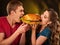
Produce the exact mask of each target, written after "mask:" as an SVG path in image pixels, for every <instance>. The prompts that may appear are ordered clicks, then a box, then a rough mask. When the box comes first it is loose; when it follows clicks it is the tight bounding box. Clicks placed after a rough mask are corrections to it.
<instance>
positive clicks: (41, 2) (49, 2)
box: [0, 0, 60, 17]
mask: <svg viewBox="0 0 60 45" xmlns="http://www.w3.org/2000/svg"><path fill="white" fill-rule="evenodd" d="M9 1H10V0H0V16H6V15H7V12H6V5H7V3H8V2H9ZM20 1H21V2H22V3H23V4H24V8H25V14H26V13H36V12H39V14H41V13H42V12H43V10H44V9H46V8H53V9H54V10H55V11H57V13H58V14H59V12H60V1H59V0H20ZM31 3H32V4H31ZM30 4H31V5H33V4H37V5H38V7H39V8H38V9H39V10H40V11H37V10H35V9H34V6H35V5H33V7H32V6H29V5H30ZM36 7H37V6H36ZM29 8H31V9H29ZM32 9H34V10H35V11H32ZM59 17H60V14H59Z"/></svg>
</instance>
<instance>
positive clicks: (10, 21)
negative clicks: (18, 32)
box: [7, 15, 15, 27]
mask: <svg viewBox="0 0 60 45" xmlns="http://www.w3.org/2000/svg"><path fill="white" fill-rule="evenodd" d="M7 20H8V22H9V24H10V26H11V27H13V26H14V25H15V21H14V20H13V17H12V16H11V15H8V16H7Z"/></svg>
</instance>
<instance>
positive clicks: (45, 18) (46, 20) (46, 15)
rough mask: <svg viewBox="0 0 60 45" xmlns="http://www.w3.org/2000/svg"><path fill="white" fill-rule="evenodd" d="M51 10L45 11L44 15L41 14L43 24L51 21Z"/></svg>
mask: <svg viewBox="0 0 60 45" xmlns="http://www.w3.org/2000/svg"><path fill="white" fill-rule="evenodd" d="M49 19H50V17H49V12H48V11H45V12H44V13H43V14H42V15H41V20H42V25H46V24H47V23H48V22H49Z"/></svg>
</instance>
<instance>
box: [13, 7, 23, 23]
mask: <svg viewBox="0 0 60 45" xmlns="http://www.w3.org/2000/svg"><path fill="white" fill-rule="evenodd" d="M23 15H24V8H23V6H18V7H17V9H16V10H15V11H14V20H15V21H16V22H20V18H21V17H22V16H23Z"/></svg>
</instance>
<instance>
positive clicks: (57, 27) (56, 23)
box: [47, 9, 60, 45]
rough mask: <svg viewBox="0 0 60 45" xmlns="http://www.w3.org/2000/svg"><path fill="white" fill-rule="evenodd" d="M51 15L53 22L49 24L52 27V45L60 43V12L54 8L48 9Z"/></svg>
mask: <svg viewBox="0 0 60 45" xmlns="http://www.w3.org/2000/svg"><path fill="white" fill-rule="evenodd" d="M47 11H48V12H49V16H50V21H51V22H52V23H51V24H49V25H48V26H49V28H50V29H51V32H52V35H51V45H59V40H60V39H59V33H60V20H59V17H58V14H57V12H56V11H54V10H53V9H48V10H47Z"/></svg>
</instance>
